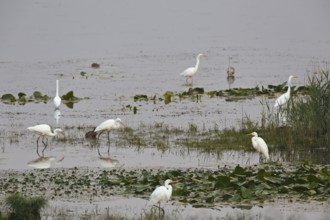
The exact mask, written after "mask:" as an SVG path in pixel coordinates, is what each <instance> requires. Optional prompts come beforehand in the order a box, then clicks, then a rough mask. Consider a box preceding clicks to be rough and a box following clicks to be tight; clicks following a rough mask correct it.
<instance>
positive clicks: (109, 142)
mask: <svg viewBox="0 0 330 220" xmlns="http://www.w3.org/2000/svg"><path fill="white" fill-rule="evenodd" d="M108 142H109V144H110V131H108Z"/></svg>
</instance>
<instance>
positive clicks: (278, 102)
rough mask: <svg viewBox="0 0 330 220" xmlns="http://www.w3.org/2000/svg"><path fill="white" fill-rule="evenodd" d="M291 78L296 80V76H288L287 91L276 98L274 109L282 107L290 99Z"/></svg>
mask: <svg viewBox="0 0 330 220" xmlns="http://www.w3.org/2000/svg"><path fill="white" fill-rule="evenodd" d="M293 78H297V77H296V76H292V75H291V76H289V79H288V81H287V84H288V90H287V92H286V93H284V94H282V95H281V96H280V97H278V98H277V99H276V101H275V105H274V107H275V108H276V107H279V106H282V105H285V104H286V103H287V102H288V101H289V99H290V92H291V80H292V79H293Z"/></svg>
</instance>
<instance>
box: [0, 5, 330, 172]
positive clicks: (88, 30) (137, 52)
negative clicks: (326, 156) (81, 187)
mask: <svg viewBox="0 0 330 220" xmlns="http://www.w3.org/2000/svg"><path fill="white" fill-rule="evenodd" d="M329 6H330V3H329V2H328V1H322V0H320V1H316V2H315V1H313V2H311V1H300V0H299V1H298V0H295V1H290V2H287V1H276V3H275V1H274V2H267V3H266V2H262V1H259V0H252V1H248V2H247V1H226V0H224V1H208V2H204V1H198V0H193V1H189V3H188V2H185V1H183V2H178V1H165V2H154V1H151V0H142V1H138V2H129V3H128V2H125V1H119V2H118V1H97V2H95V1H87V0H85V1H80V0H79V1H78V0H74V1H61V0H57V1H46V2H45V1H39V0H34V1H32V0H30V1H22V0H21V1H9V0H5V1H2V2H1V7H0V27H1V28H0V48H1V50H0V75H1V80H0V95H3V94H5V93H12V94H14V95H17V94H18V93H19V92H24V93H26V94H27V95H32V93H33V92H34V91H41V92H42V93H43V94H46V95H49V96H54V95H55V80H56V79H59V86H60V95H63V94H65V93H66V92H68V91H70V90H73V91H74V94H75V96H77V97H79V98H84V97H88V98H89V99H84V100H82V101H80V102H78V103H76V104H75V105H74V108H73V109H70V108H68V107H66V106H65V105H63V104H62V105H61V107H60V111H61V114H62V117H61V118H60V119H59V121H58V124H57V123H56V120H55V119H54V106H53V103H52V101H49V102H48V103H27V104H26V105H18V104H14V105H8V104H4V103H2V102H0V115H1V120H0V147H1V152H0V169H33V168H31V167H29V166H28V162H29V161H32V160H34V159H36V158H37V157H38V155H37V154H36V152H35V151H36V145H35V141H36V138H37V136H35V135H33V134H31V133H29V132H28V131H27V130H26V128H27V127H29V126H32V125H35V124H41V123H47V124H49V125H51V126H52V127H61V128H65V127H83V128H87V127H94V126H97V125H98V124H99V123H101V122H102V121H104V120H105V119H108V118H115V117H120V118H121V119H122V120H123V121H124V123H125V124H126V125H127V126H128V127H131V128H133V129H136V128H138V127H139V125H140V124H141V123H143V124H153V123H160V122H161V123H165V124H167V125H170V126H173V127H183V128H185V127H188V125H189V123H194V124H196V125H197V126H199V127H206V128H210V127H214V126H215V125H217V126H219V127H220V128H225V127H231V126H240V123H241V120H242V117H243V116H244V115H245V114H247V115H248V116H250V117H251V118H252V119H253V120H256V121H260V118H261V114H260V113H261V111H262V108H263V107H262V105H261V104H260V101H262V100H265V101H266V102H269V103H270V105H271V106H272V103H273V102H274V100H273V99H270V100H268V98H266V97H265V98H255V99H251V100H243V101H237V102H226V101H225V100H224V99H222V98H212V99H210V98H207V97H206V96H203V97H202V100H201V102H194V101H191V100H182V101H179V100H174V101H173V102H172V103H170V104H168V105H165V104H164V103H163V101H157V102H156V103H153V102H147V103H145V102H134V100H133V97H134V95H136V94H146V95H148V96H154V95H156V96H157V97H162V95H163V94H164V93H165V92H166V91H174V92H181V91H185V90H187V89H188V87H187V86H186V85H185V79H184V78H182V77H180V76H179V73H180V72H182V71H183V70H184V69H185V68H187V67H190V66H193V65H195V62H196V61H195V57H196V55H197V54H198V53H205V54H207V55H208V57H207V58H205V59H203V60H201V64H200V69H199V71H198V73H197V74H196V76H195V77H194V87H202V88H204V89H205V91H211V90H220V89H227V88H228V87H229V85H228V83H227V81H226V68H227V65H228V57H232V58H233V59H232V65H233V66H234V67H235V69H236V80H235V82H234V83H233V84H232V85H231V87H232V88H233V87H255V86H267V85H268V84H280V83H283V82H285V81H286V80H287V78H288V76H289V75H291V74H295V75H297V76H298V78H297V79H295V80H294V81H293V85H294V86H301V85H304V84H305V83H306V80H307V76H308V75H309V74H311V73H312V72H313V71H314V70H315V69H317V68H318V67H320V68H324V67H325V66H326V65H327V64H326V63H325V62H327V61H329V60H330V55H329V49H330V41H329V38H328V36H329V35H330V29H328V28H325V27H327V26H328V23H327V22H328V21H329V18H330V17H329V16H330V15H329V13H328V11H327V9H328V8H329ZM93 62H97V63H99V64H100V65H101V68H99V69H93V68H91V67H90V65H91V63H93ZM82 71H84V72H86V73H87V74H86V76H81V74H80V73H81V72H82ZM127 105H131V106H136V107H137V108H138V111H137V114H133V112H132V111H131V110H128V109H127V108H125V106H127ZM84 132H85V130H84V131H81V133H75V134H76V138H77V139H79V140H81V141H78V143H70V142H65V143H64V144H63V142H60V141H56V139H55V140H53V141H52V140H51V139H49V141H50V145H49V147H48V148H47V150H46V151H45V156H54V157H56V159H55V160H54V161H52V164H51V165H50V167H56V166H61V167H74V166H77V167H80V166H83V167H86V166H88V167H99V166H102V164H101V163H99V162H98V158H99V156H98V153H97V151H96V149H93V148H91V147H90V144H89V143H87V142H85V141H84V140H83V137H84ZM117 134H118V133H117ZM117 134H116V133H114V134H112V137H116V136H117ZM247 144H248V145H250V141H249V140H247ZM101 151H102V155H103V153H104V152H106V146H101ZM105 154H106V153H105ZM111 156H112V159H116V160H118V164H117V166H123V167H210V168H212V167H217V166H224V165H235V164H241V165H245V164H247V165H251V164H256V163H258V161H259V155H258V154H256V153H246V152H243V151H239V152H232V151H228V152H224V153H223V155H221V157H218V156H215V155H210V154H203V153H200V152H197V151H192V152H189V153H187V152H182V151H181V150H180V149H175V147H174V146H172V148H171V149H170V150H168V151H165V152H161V151H159V150H157V149H153V148H146V149H143V150H141V151H137V149H135V148H134V147H129V146H127V147H124V148H123V147H116V146H114V145H112V147H111ZM63 157H64V159H63V160H62V161H58V160H60V159H62V158H63ZM272 157H273V158H278V157H279V156H277V155H272ZM103 165H104V164H103Z"/></svg>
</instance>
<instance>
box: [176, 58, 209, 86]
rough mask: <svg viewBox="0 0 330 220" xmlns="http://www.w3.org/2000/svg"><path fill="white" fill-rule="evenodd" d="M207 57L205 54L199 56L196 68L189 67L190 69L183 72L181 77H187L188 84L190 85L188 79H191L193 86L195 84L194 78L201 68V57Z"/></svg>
mask: <svg viewBox="0 0 330 220" xmlns="http://www.w3.org/2000/svg"><path fill="white" fill-rule="evenodd" d="M203 56H204V57H206V55H204V54H201V53H200V54H198V56H197V58H196V59H197V63H196V65H195V66H194V67H189V68H188V69H186V70H185V71H183V72H182V73H180V75H181V76H184V77H186V83H187V84H188V79H191V84H192V83H193V78H192V77H193V76H194V75H195V74H196V72H197V70H198V66H199V59H200V57H203Z"/></svg>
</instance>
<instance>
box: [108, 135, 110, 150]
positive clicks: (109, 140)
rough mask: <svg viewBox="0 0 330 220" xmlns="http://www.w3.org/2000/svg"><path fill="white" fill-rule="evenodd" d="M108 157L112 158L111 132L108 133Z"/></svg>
mask: <svg viewBox="0 0 330 220" xmlns="http://www.w3.org/2000/svg"><path fill="white" fill-rule="evenodd" d="M108 156H110V131H108Z"/></svg>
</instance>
